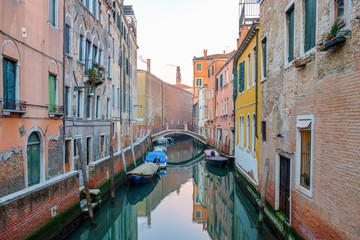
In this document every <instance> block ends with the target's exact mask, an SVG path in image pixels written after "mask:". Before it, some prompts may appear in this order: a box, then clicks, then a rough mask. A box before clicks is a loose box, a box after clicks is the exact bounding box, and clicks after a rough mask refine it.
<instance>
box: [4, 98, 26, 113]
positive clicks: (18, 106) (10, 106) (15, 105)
mask: <svg viewBox="0 0 360 240" xmlns="http://www.w3.org/2000/svg"><path fill="white" fill-rule="evenodd" d="M0 102H1V103H2V105H3V110H16V111H25V109H26V102H25V101H19V100H16V99H9V98H0Z"/></svg>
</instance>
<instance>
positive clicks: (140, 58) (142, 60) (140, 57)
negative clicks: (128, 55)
mask: <svg viewBox="0 0 360 240" xmlns="http://www.w3.org/2000/svg"><path fill="white" fill-rule="evenodd" d="M138 60H139V61H140V62H142V63H146V60H145V59H144V57H143V56H142V55H139V57H138Z"/></svg>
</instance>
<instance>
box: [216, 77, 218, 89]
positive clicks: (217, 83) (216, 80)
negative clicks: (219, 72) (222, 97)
mask: <svg viewBox="0 0 360 240" xmlns="http://www.w3.org/2000/svg"><path fill="white" fill-rule="evenodd" d="M215 90H216V91H217V90H218V78H216V79H215Z"/></svg>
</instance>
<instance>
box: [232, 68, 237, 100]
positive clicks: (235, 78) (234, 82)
mask: <svg viewBox="0 0 360 240" xmlns="http://www.w3.org/2000/svg"><path fill="white" fill-rule="evenodd" d="M233 77H234V78H233V100H234V101H235V100H236V97H237V70H236V69H234V71H233Z"/></svg>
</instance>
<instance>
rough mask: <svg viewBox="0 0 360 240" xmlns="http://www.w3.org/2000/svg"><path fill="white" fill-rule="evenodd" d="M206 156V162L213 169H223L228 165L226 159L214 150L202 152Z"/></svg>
mask: <svg viewBox="0 0 360 240" xmlns="http://www.w3.org/2000/svg"><path fill="white" fill-rule="evenodd" d="M204 153H205V156H206V162H207V163H208V164H210V165H212V166H215V167H225V166H226V165H227V163H228V158H227V157H223V156H221V155H220V153H219V152H218V151H216V150H214V149H206V150H204Z"/></svg>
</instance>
